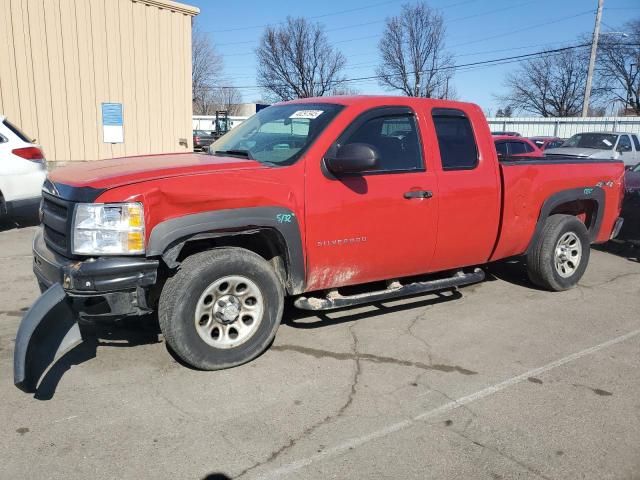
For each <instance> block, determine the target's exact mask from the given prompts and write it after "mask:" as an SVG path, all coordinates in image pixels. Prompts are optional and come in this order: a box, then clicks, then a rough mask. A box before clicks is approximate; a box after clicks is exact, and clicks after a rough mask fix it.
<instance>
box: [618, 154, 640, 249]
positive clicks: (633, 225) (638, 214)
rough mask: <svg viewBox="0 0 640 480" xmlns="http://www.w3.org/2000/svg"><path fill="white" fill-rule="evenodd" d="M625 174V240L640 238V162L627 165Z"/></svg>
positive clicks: (623, 236)
mask: <svg viewBox="0 0 640 480" xmlns="http://www.w3.org/2000/svg"><path fill="white" fill-rule="evenodd" d="M627 168H628V170H627V171H626V173H625V175H624V189H625V195H624V203H623V206H622V212H623V214H624V215H625V219H626V221H625V224H624V228H623V229H622V230H621V231H620V238H621V239H623V240H635V241H638V240H640V163H639V164H637V165H636V166H635V167H630V168H629V167H627Z"/></svg>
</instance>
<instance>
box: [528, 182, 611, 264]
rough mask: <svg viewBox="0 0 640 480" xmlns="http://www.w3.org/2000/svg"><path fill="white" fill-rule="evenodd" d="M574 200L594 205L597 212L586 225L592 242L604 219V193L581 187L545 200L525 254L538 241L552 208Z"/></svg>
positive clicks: (558, 193)
mask: <svg viewBox="0 0 640 480" xmlns="http://www.w3.org/2000/svg"><path fill="white" fill-rule="evenodd" d="M576 200H590V201H593V202H595V203H596V205H597V210H596V212H595V215H594V216H593V217H592V218H591V222H590V224H589V225H586V227H587V229H588V230H589V236H590V239H591V241H592V242H593V241H594V240H595V239H596V238H597V236H598V233H600V226H601V225H602V220H603V218H604V206H605V193H604V190H603V189H602V188H601V187H597V186H596V187H582V188H572V189H570V190H562V191H560V192H556V193H554V194H553V195H551V196H550V197H549V198H547V199H546V200H545V201H544V203H543V204H542V208H541V209H540V216H539V217H538V222H537V223H536V229H535V231H534V233H533V237H532V238H531V242H530V243H529V247H528V248H527V253H528V252H529V250H530V249H531V247H532V246H533V245H534V244H535V241H536V240H537V239H538V237H539V236H540V234H541V232H542V227H543V225H544V221H545V220H546V219H547V218H548V217H549V215H550V214H551V212H552V211H553V209H554V208H556V207H557V206H559V205H562V204H563V203H568V202H574V201H576Z"/></svg>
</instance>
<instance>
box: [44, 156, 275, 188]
mask: <svg viewBox="0 0 640 480" xmlns="http://www.w3.org/2000/svg"><path fill="white" fill-rule="evenodd" d="M267 168H271V167H266V166H264V165H262V164H260V163H259V162H256V161H253V160H247V159H244V158H237V157H219V156H213V155H204V154H197V153H175V154H166V155H145V156H138V157H122V158H114V159H113V160H98V161H93V162H82V163H78V164H75V165H69V166H66V167H61V168H59V169H56V170H54V171H53V172H51V173H50V174H49V180H50V181H51V182H53V183H54V184H63V185H69V186H72V187H89V188H94V189H107V188H115V187H120V186H123V185H129V184H132V183H139V182H145V181H148V180H156V179H160V178H167V177H175V176H182V175H192V174H197V173H216V172H230V171H237V170H260V169H267Z"/></svg>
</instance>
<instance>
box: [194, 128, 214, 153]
mask: <svg viewBox="0 0 640 480" xmlns="http://www.w3.org/2000/svg"><path fill="white" fill-rule="evenodd" d="M215 140H216V139H215V138H214V135H213V132H209V131H207V130H194V131H193V150H194V151H199V150H206V149H207V148H208V147H209V145H211V144H212V143H213V142H214V141H215Z"/></svg>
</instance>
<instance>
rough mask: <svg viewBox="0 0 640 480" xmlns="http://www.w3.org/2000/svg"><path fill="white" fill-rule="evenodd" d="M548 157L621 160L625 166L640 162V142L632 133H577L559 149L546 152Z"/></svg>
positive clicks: (550, 149)
mask: <svg viewBox="0 0 640 480" xmlns="http://www.w3.org/2000/svg"><path fill="white" fill-rule="evenodd" d="M544 155H545V156H546V157H553V156H560V157H575V158H585V159H587V158H595V159H600V160H602V159H607V158H611V159H616V160H617V159H620V160H622V161H623V162H624V164H625V165H627V166H629V165H635V164H636V163H639V162H640V140H638V136H637V135H634V134H630V133H613V132H585V133H577V134H575V135H574V136H572V137H571V138H569V139H568V140H567V141H566V142H564V143H563V144H562V146H561V147H558V148H549V149H547V150H545V152H544Z"/></svg>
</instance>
